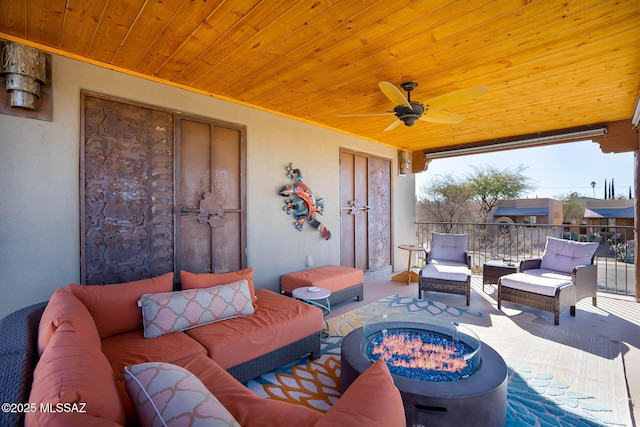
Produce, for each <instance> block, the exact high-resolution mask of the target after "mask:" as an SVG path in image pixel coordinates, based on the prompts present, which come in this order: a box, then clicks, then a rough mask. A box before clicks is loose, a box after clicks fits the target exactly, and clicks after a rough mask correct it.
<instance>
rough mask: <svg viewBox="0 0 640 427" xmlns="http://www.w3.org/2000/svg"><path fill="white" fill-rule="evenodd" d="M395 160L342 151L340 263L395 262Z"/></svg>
mask: <svg viewBox="0 0 640 427" xmlns="http://www.w3.org/2000/svg"><path fill="white" fill-rule="evenodd" d="M390 189H391V161H390V160H388V159H382V158H379V157H375V156H369V155H366V154H363V153H355V152H350V151H346V150H343V151H341V152H340V198H341V207H340V227H341V233H340V264H341V265H342V266H345V267H355V268H360V269H362V270H365V271H371V270H379V269H382V268H387V267H390V266H391V192H390Z"/></svg>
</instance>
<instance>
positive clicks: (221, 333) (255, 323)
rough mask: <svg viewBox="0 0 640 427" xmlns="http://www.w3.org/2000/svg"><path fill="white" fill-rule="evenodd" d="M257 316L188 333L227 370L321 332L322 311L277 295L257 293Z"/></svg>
mask: <svg viewBox="0 0 640 427" xmlns="http://www.w3.org/2000/svg"><path fill="white" fill-rule="evenodd" d="M256 294H257V296H258V300H257V301H256V302H255V303H254V310H255V311H254V314H252V315H251V316H245V317H241V318H235V319H227V320H223V321H220V322H216V323H211V324H209V325H204V326H199V327H197V328H194V329H189V330H187V331H185V333H186V334H188V335H189V336H191V337H193V338H194V339H195V340H196V341H198V342H199V343H200V344H202V345H203V346H204V347H205V348H206V349H207V353H208V355H209V357H210V358H212V359H213V360H215V361H216V362H217V363H218V364H219V365H220V366H222V367H223V368H224V369H229V368H231V367H233V366H236V365H239V364H241V363H244V362H247V361H249V360H251V359H254V358H256V357H258V356H262V355H264V354H266V353H269V352H271V351H273V350H276V349H278V348H280V347H283V346H285V345H288V344H290V343H292V342H294V341H297V340H299V339H302V338H305V337H308V336H309V335H311V334H313V333H316V332H320V331H321V330H322V327H323V318H322V310H320V309H319V308H317V307H313V306H311V305H309V304H306V303H303V302H300V301H297V300H295V299H292V298H289V297H286V296H284V295H280V294H277V293H275V292H272V291H269V290H266V289H258V290H257V291H256Z"/></svg>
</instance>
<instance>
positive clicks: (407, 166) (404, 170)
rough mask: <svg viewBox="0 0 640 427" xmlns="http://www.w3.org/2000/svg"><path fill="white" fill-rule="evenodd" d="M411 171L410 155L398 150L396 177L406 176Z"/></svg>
mask: <svg viewBox="0 0 640 427" xmlns="http://www.w3.org/2000/svg"><path fill="white" fill-rule="evenodd" d="M410 171H411V153H409V152H407V151H402V150H398V175H400V176H407V174H408V173H409V172H410Z"/></svg>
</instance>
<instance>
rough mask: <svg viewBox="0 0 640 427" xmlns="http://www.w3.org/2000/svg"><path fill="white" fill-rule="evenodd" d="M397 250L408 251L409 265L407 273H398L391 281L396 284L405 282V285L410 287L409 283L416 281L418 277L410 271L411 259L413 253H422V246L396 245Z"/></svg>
mask: <svg viewBox="0 0 640 427" xmlns="http://www.w3.org/2000/svg"><path fill="white" fill-rule="evenodd" d="M398 249H402V250H405V251H409V263H408V265H407V271H406V272H405V271H403V272H402V273H398V274H396V275H395V276H393V277H392V279H393V280H396V281H398V282H407V285H410V284H411V282H417V281H418V275H417V274H416V273H414V272H413V271H411V260H412V258H413V253H414V252H420V251H424V248H423V247H422V246H417V245H398Z"/></svg>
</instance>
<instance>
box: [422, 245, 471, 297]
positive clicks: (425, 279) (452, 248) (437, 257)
mask: <svg viewBox="0 0 640 427" xmlns="http://www.w3.org/2000/svg"><path fill="white" fill-rule="evenodd" d="M468 239H469V236H468V235H466V234H440V233H432V235H431V247H430V250H429V251H427V257H426V260H427V264H426V265H425V266H424V267H422V268H421V269H420V274H419V277H418V298H420V299H422V298H423V296H424V291H433V292H445V293H449V294H456V295H464V296H465V297H466V304H467V305H469V302H470V298H471V256H470V255H469V254H468V253H467V241H468Z"/></svg>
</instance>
